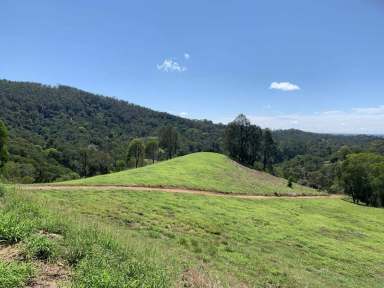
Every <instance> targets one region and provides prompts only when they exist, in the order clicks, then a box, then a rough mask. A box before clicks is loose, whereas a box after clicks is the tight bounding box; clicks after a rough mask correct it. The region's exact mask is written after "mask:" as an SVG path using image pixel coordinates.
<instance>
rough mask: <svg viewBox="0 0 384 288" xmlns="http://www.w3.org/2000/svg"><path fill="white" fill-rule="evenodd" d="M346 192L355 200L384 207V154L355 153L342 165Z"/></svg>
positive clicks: (342, 179) (343, 183)
mask: <svg viewBox="0 0 384 288" xmlns="http://www.w3.org/2000/svg"><path fill="white" fill-rule="evenodd" d="M341 181H342V185H343V187H344V192H345V193H346V194H348V195H350V196H351V197H352V199H353V202H355V203H359V202H363V203H365V204H367V205H370V206H374V207H384V156H382V155H379V154H376V153H369V152H366V153H354V154H350V155H348V156H347V159H346V160H345V161H344V162H343V164H342V167H341Z"/></svg>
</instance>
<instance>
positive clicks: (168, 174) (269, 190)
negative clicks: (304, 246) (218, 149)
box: [65, 152, 319, 195]
mask: <svg viewBox="0 0 384 288" xmlns="http://www.w3.org/2000/svg"><path fill="white" fill-rule="evenodd" d="M65 184H77V185H101V184H103V185H104V184H110V185H137V186H163V187H179V188H181V187H183V188H190V189H198V190H207V191H218V192H225V193H244V194H266V195H268V194H274V193H279V194H291V193H297V194H307V195H311V194H319V192H318V191H316V190H313V189H311V188H307V187H304V186H301V185H294V188H293V189H290V188H288V187H287V181H286V180H285V179H282V178H277V177H274V176H272V175H269V174H267V173H263V172H258V171H254V170H251V169H248V168H245V167H242V166H240V165H239V164H237V163H235V162H233V161H232V160H230V159H228V158H227V157H226V156H224V155H221V154H216V153H209V152H202V153H194V154H190V155H187V156H183V157H178V158H175V159H172V160H169V161H165V162H161V163H158V164H155V165H152V166H146V167H142V168H139V169H133V170H127V171H122V172H118V173H113V174H108V175H101V176H96V177H91V178H87V179H80V180H75V181H68V182H65Z"/></svg>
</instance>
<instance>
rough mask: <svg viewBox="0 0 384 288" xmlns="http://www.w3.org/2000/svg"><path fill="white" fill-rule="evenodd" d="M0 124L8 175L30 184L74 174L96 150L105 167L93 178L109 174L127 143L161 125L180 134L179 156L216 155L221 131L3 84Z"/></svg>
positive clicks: (70, 93)
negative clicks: (5, 131)
mask: <svg viewBox="0 0 384 288" xmlns="http://www.w3.org/2000/svg"><path fill="white" fill-rule="evenodd" d="M0 118H2V119H3V120H4V121H5V123H6V125H7V126H8V128H9V130H10V138H11V139H10V141H11V143H10V154H11V160H12V162H14V163H13V164H12V165H13V166H15V167H11V168H12V170H13V172H14V173H13V174H15V173H16V174H19V175H15V176H19V177H18V178H24V177H27V178H28V177H33V178H34V179H35V180H36V181H50V180H54V179H56V178H58V177H65V176H66V175H67V174H68V173H69V172H70V171H75V172H78V171H79V170H80V166H81V155H80V154H81V149H86V148H87V147H91V148H92V150H96V152H95V153H93V154H96V155H95V156H94V159H90V160H92V161H93V162H95V163H94V166H96V168H98V166H107V167H99V168H100V169H98V170H99V171H97V172H100V171H107V170H110V169H113V166H114V165H115V163H116V161H117V160H125V157H126V156H125V151H126V146H127V143H128V142H129V140H130V139H131V138H133V137H147V136H155V135H157V132H158V130H159V128H160V127H163V126H166V125H172V126H174V127H176V128H177V130H178V132H179V133H180V136H181V137H180V138H181V139H180V144H181V145H180V146H181V147H180V152H179V153H180V154H187V153H191V152H197V151H218V152H219V151H220V147H221V144H220V141H221V139H220V138H221V135H222V133H223V129H224V125H220V124H213V123H212V122H211V121H207V120H202V121H200V120H189V119H185V118H181V117H177V116H174V115H171V114H168V113H162V112H156V111H153V110H151V109H147V108H143V107H140V106H137V105H134V104H130V103H128V102H126V101H122V100H117V99H114V98H111V97H104V96H99V95H94V94H91V93H87V92H84V91H81V90H78V89H75V88H71V87H67V86H57V87H52V86H46V85H41V84H36V83H26V82H13V81H7V80H0ZM51 148H54V149H51ZM20 166H21V167H20ZM69 169H70V170H69ZM26 180H28V179H26Z"/></svg>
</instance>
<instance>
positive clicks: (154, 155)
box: [145, 138, 159, 163]
mask: <svg viewBox="0 0 384 288" xmlns="http://www.w3.org/2000/svg"><path fill="white" fill-rule="evenodd" d="M145 156H146V157H147V158H148V159H151V160H152V163H155V160H157V159H158V157H159V140H157V138H150V139H148V141H147V143H146V144H145Z"/></svg>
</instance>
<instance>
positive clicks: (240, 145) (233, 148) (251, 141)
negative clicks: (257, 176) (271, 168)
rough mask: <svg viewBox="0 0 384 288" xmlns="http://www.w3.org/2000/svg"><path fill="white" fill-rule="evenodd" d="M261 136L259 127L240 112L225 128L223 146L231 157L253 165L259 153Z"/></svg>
mask: <svg viewBox="0 0 384 288" xmlns="http://www.w3.org/2000/svg"><path fill="white" fill-rule="evenodd" d="M261 136H262V130H261V129H260V127H258V126H256V125H252V124H251V122H250V121H249V120H248V119H247V117H245V115H243V114H240V115H239V116H237V117H236V118H235V120H233V121H232V122H231V123H229V124H228V125H227V127H226V129H225V133H224V142H225V148H226V150H227V152H228V154H229V156H230V157H231V158H232V159H234V160H236V161H238V162H240V163H242V164H245V165H249V166H253V165H254V162H255V161H256V160H257V159H258V158H259V155H260V148H261Z"/></svg>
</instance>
